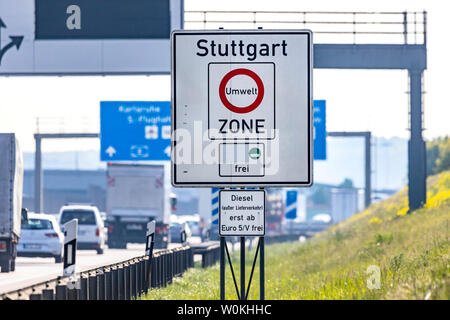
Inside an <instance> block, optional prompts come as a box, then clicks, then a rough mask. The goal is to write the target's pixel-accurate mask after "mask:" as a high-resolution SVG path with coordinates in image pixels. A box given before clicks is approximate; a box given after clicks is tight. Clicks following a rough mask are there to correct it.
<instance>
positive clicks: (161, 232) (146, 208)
mask: <svg viewBox="0 0 450 320" xmlns="http://www.w3.org/2000/svg"><path fill="white" fill-rule="evenodd" d="M164 172H165V168H164V165H148V164H142V165H141V164H119V163H117V164H116V163H109V164H108V168H107V179H108V180H107V187H106V216H107V218H106V222H107V227H108V247H110V248H126V245H127V243H145V240H146V226H147V223H148V222H149V221H152V220H155V221H156V230H155V234H156V236H155V248H167V245H168V243H169V241H170V239H169V223H170V213H171V200H172V201H173V199H171V197H170V190H169V189H168V188H169V186H168V184H167V183H165V178H166V177H165V175H164Z"/></svg>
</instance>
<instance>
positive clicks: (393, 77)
mask: <svg viewBox="0 0 450 320" xmlns="http://www.w3.org/2000/svg"><path fill="white" fill-rule="evenodd" d="M0 1H6V0H0ZM448 9H450V4H449V2H448V1H442V0H428V1H424V0H422V1H418V0H396V1H392V0H377V1H361V0H341V1H335V0H314V1H306V0H304V1H286V0H278V1H267V0H258V1H253V0H251V1H248V0H247V1H242V0H227V1H212V0H185V10H230V11H232V10H265V11H282V10H283V11H288V10H296V11H405V10H407V11H423V10H426V11H427V12H428V70H427V71H426V72H425V80H424V81H425V82H424V89H425V91H426V94H425V97H424V111H425V118H424V124H425V129H426V130H425V132H424V136H425V138H427V139H431V138H434V137H437V136H443V135H449V134H450V125H449V119H450V108H449V101H448V90H449V89H448V84H447V83H448V78H449V74H450V61H449V60H450V59H449V58H448V57H449V49H450V46H449V44H448V34H447V32H448V30H450V19H448V14H449V12H450V10H448ZM313 78H314V85H313V89H314V99H325V100H327V129H328V130H329V131H366V130H369V131H372V133H373V134H374V135H376V136H384V137H394V136H398V137H404V138H407V137H408V136H409V131H408V130H407V128H408V96H407V94H406V92H407V90H408V78H407V73H406V71H367V70H314V76H313ZM102 100H131V101H132V100H138V101H139V100H140V101H143V100H144V101H145V100H149V101H151V100H160V101H164V100H170V77H169V76H106V77H85V76H84V77H0V132H15V133H16V134H17V135H18V137H19V139H20V141H21V144H22V149H23V150H24V151H33V150H34V140H33V133H35V132H36V127H37V120H36V119H37V118H40V130H41V132H42V131H53V132H56V131H59V130H64V131H65V132H68V131H71V130H72V131H73V130H77V131H84V132H98V131H99V105H100V101H102ZM98 148H99V142H98V141H97V140H96V139H91V140H78V141H76V140H75V141H70V143H68V142H67V141H64V140H55V141H46V142H45V143H44V146H43V150H44V151H58V150H60V151H65V150H87V149H98Z"/></svg>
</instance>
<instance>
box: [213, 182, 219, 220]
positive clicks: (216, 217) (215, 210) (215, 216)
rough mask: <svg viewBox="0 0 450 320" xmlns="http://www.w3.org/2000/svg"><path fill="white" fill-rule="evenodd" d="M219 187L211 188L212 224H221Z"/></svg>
mask: <svg viewBox="0 0 450 320" xmlns="http://www.w3.org/2000/svg"><path fill="white" fill-rule="evenodd" d="M219 190H220V189H219V188H211V224H212V225H213V226H214V225H215V226H217V225H218V224H219Z"/></svg>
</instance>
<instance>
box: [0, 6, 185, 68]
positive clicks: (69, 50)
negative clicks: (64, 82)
mask: <svg viewBox="0 0 450 320" xmlns="http://www.w3.org/2000/svg"><path fill="white" fill-rule="evenodd" d="M0 8H1V10H0V19H1V20H0V33H1V35H0V37H1V40H0V63H1V64H0V75H17V74H24V75H27V74H31V75H39V74H44V75H49V74H53V75H66V74H101V75H105V74H155V73H156V74H168V73H169V72H170V55H169V52H170V40H169V38H170V32H171V30H173V29H179V28H183V23H184V22H183V21H184V8H183V0H128V1H123V0H45V1H41V0H21V1H1V4H0Z"/></svg>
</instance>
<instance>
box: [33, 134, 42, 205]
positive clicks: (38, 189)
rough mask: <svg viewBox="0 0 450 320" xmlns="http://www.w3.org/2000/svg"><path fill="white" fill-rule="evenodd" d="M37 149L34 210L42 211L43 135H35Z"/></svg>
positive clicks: (35, 155) (35, 153)
mask: <svg viewBox="0 0 450 320" xmlns="http://www.w3.org/2000/svg"><path fill="white" fill-rule="evenodd" d="M34 141H35V143H36V149H35V151H34V212H36V213H41V212H42V211H43V208H42V207H43V206H42V204H43V203H42V185H43V183H42V151H41V142H42V139H41V136H40V135H39V134H35V135H34Z"/></svg>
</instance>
